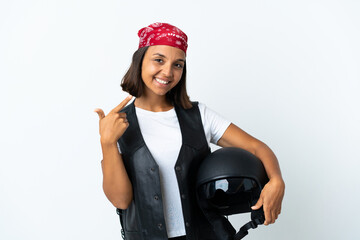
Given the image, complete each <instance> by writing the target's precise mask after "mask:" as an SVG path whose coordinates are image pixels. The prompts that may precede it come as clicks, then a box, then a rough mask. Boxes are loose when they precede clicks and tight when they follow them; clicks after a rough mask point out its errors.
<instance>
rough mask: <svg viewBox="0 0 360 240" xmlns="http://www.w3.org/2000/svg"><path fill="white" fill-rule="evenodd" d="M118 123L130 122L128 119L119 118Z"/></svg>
mask: <svg viewBox="0 0 360 240" xmlns="http://www.w3.org/2000/svg"><path fill="white" fill-rule="evenodd" d="M117 121H119V122H121V123H127V122H128V120H127V118H124V117H121V118H118V119H117Z"/></svg>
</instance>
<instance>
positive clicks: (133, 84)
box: [120, 47, 192, 109]
mask: <svg viewBox="0 0 360 240" xmlns="http://www.w3.org/2000/svg"><path fill="white" fill-rule="evenodd" d="M148 48H149V47H143V48H139V49H138V50H137V51H136V52H135V53H134V54H133V57H132V62H131V65H130V67H129V69H128V71H127V72H126V73H125V75H124V77H123V79H122V81H121V84H120V86H121V87H122V90H123V91H125V92H128V93H129V94H131V95H133V96H134V97H141V95H142V94H143V92H144V88H145V86H144V82H143V80H142V78H141V67H142V62H143V59H144V56H145V53H146V51H147V49H148ZM166 97H167V99H169V100H170V102H171V103H173V104H176V105H179V106H181V107H183V108H185V109H189V108H191V107H192V104H191V102H190V99H189V96H188V95H187V91H186V62H185V64H184V68H183V73H182V75H181V79H180V81H179V83H178V84H177V85H176V86H175V87H174V88H172V89H171V90H170V91H169V92H167V93H166Z"/></svg>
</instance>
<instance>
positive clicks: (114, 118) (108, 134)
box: [94, 95, 132, 144]
mask: <svg viewBox="0 0 360 240" xmlns="http://www.w3.org/2000/svg"><path fill="white" fill-rule="evenodd" d="M131 98H132V96H131V95H129V96H127V98H125V100H124V101H122V102H121V103H120V104H119V105H117V106H116V107H115V108H114V109H113V110H111V111H110V112H109V113H108V115H106V116H105V114H104V111H103V110H102V109H100V108H96V109H95V110H94V112H96V113H97V114H98V115H99V118H100V120H99V133H100V137H101V143H102V144H113V143H116V142H117V140H118V139H119V138H120V137H121V136H122V135H123V134H124V132H125V130H126V129H127V128H128V126H129V123H128V121H127V119H126V113H121V112H120V110H121V109H123V108H124V107H125V106H126V104H127V103H128V102H129V101H130V100H131Z"/></svg>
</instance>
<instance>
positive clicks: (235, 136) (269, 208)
mask: <svg viewBox="0 0 360 240" xmlns="http://www.w3.org/2000/svg"><path fill="white" fill-rule="evenodd" d="M217 144H218V145H219V146H221V147H239V148H242V149H245V150H247V151H249V152H251V153H253V154H254V155H255V156H257V157H258V158H259V159H260V160H261V161H262V163H263V164H264V167H265V170H266V173H267V175H268V177H269V182H268V183H267V184H266V185H265V187H264V188H263V190H262V192H261V195H260V198H259V200H258V202H257V203H256V204H255V205H254V206H253V207H252V209H253V210H256V209H259V208H260V207H261V206H263V209H264V213H265V219H266V220H265V223H264V224H265V225H268V224H271V223H274V222H275V220H276V219H277V217H278V215H279V214H280V212H281V202H282V199H283V197H284V191H285V183H284V180H283V179H282V176H281V171H280V166H279V163H278V160H277V158H276V156H275V154H274V153H273V151H271V149H270V148H269V147H268V146H267V145H266V144H265V143H263V142H261V141H259V140H258V139H256V138H254V137H252V136H250V135H249V134H247V133H246V132H244V131H243V130H241V129H240V128H239V127H237V126H236V125H234V124H230V126H229V127H228V128H227V129H226V131H225V133H224V134H223V136H222V137H221V138H220V139H219V141H218V142H217Z"/></svg>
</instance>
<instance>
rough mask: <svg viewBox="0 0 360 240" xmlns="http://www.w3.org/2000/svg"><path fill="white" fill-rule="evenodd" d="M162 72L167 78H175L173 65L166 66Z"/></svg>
mask: <svg viewBox="0 0 360 240" xmlns="http://www.w3.org/2000/svg"><path fill="white" fill-rule="evenodd" d="M161 72H162V74H163V75H164V76H165V77H167V78H171V77H173V69H172V65H171V64H164V65H163V68H162V71H161Z"/></svg>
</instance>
